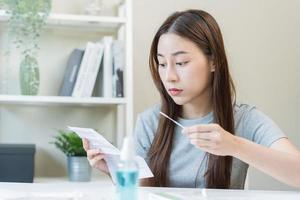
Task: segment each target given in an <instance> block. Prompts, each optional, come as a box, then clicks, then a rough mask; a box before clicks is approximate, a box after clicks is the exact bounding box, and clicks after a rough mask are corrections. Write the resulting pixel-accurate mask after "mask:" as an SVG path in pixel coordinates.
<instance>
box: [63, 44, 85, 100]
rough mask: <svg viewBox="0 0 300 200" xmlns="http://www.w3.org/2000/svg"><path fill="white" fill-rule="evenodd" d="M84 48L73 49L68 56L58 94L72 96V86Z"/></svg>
mask: <svg viewBox="0 0 300 200" xmlns="http://www.w3.org/2000/svg"><path fill="white" fill-rule="evenodd" d="M83 54H84V50H81V49H74V50H73V51H72V53H71V55H70V57H69V60H68V63H67V69H66V72H65V75H64V79H63V83H62V86H61V88H60V91H59V95H60V96H72V92H73V88H74V85H75V82H76V79H77V74H78V71H79V67H80V64H81V60H82V57H83Z"/></svg>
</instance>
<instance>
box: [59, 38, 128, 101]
mask: <svg viewBox="0 0 300 200" xmlns="http://www.w3.org/2000/svg"><path fill="white" fill-rule="evenodd" d="M124 68H125V57H124V48H123V44H122V43H121V42H120V41H117V40H114V39H113V37H111V36H105V37H103V39H102V41H101V42H96V43H94V42H87V44H86V47H85V50H81V49H74V50H73V51H72V53H71V55H70V57H69V60H68V63H67V68H66V71H65V74H64V79H63V83H62V85H61V88H60V91H59V95H60V96H73V97H91V96H98V97H107V98H111V97H123V96H124V89H123V88H124V87H123V85H124V82H123V72H124Z"/></svg>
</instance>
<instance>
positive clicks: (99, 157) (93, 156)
mask: <svg viewBox="0 0 300 200" xmlns="http://www.w3.org/2000/svg"><path fill="white" fill-rule="evenodd" d="M82 144H83V148H84V150H85V151H86V154H87V159H88V161H89V163H90V165H91V166H92V167H93V168H95V169H98V170H100V171H102V172H104V173H106V174H108V175H109V170H108V167H107V164H106V162H105V160H104V157H105V154H104V153H101V152H100V151H99V150H98V149H90V147H89V141H88V140H87V139H82Z"/></svg>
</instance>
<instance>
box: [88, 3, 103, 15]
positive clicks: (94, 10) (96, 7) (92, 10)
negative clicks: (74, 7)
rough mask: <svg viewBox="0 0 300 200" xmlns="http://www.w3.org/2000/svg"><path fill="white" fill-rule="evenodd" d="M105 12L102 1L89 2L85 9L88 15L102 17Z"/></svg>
mask: <svg viewBox="0 0 300 200" xmlns="http://www.w3.org/2000/svg"><path fill="white" fill-rule="evenodd" d="M102 10H103V1H102V0H88V3H87V6H86V8H85V14H87V15H100V14H101V11H102Z"/></svg>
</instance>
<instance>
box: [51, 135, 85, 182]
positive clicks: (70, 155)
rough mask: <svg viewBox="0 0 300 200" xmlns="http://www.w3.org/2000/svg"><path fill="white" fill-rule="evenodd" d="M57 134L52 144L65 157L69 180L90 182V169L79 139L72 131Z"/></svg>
mask: <svg viewBox="0 0 300 200" xmlns="http://www.w3.org/2000/svg"><path fill="white" fill-rule="evenodd" d="M58 133H59V134H58V135H57V136H55V141H54V142H52V143H53V144H54V145H55V146H56V147H57V148H58V149H59V150H61V151H62V152H63V153H64V154H65V155H66V156H67V161H68V178H69V180H70V181H80V182H81V181H82V182H84V181H90V180H91V167H90V165H89V163H88V160H87V157H86V152H85V150H84V149H83V146H82V140H81V138H80V137H79V136H78V135H77V134H76V133H74V132H72V131H66V130H58Z"/></svg>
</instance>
